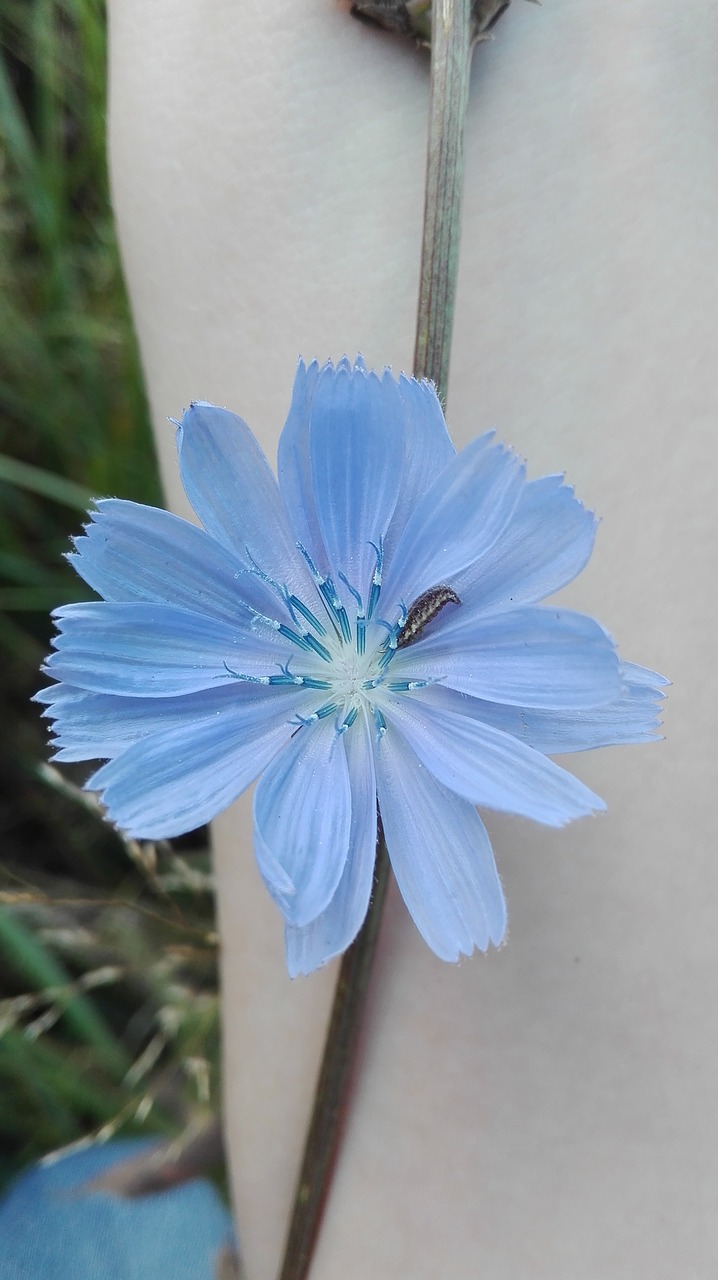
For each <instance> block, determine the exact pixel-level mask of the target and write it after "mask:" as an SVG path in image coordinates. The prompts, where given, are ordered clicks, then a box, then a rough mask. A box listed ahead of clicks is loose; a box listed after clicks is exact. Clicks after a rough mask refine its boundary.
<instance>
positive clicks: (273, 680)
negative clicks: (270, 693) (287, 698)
mask: <svg viewBox="0 0 718 1280" xmlns="http://www.w3.org/2000/svg"><path fill="white" fill-rule="evenodd" d="M269 683H270V684H304V676H293V675H291V674H290V672H289V671H285V672H284V673H283V674H282V675H281V676H270V677H269Z"/></svg>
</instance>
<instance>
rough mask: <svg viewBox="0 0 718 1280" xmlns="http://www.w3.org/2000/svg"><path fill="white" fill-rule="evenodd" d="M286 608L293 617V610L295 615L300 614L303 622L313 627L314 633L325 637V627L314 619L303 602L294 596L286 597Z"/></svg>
mask: <svg viewBox="0 0 718 1280" xmlns="http://www.w3.org/2000/svg"><path fill="white" fill-rule="evenodd" d="M287 608H288V609H289V611H290V613H291V614H292V615H293V616H294V612H295V610H296V612H297V613H301V615H302V617H303V618H304V621H305V622H308V623H309V625H310V627H314V630H315V631H316V633H317V635H319V636H325V635H326V634H327V629H326V627H324V626H322V624H321V622H320V621H319V619H318V618H315V616H314V614H313V613H312V611H311V609H308V608H307V606H306V605H305V603H304V601H303V600H300V599H299V598H298V597H297V596H295V595H291V596H290V595H288V596H287Z"/></svg>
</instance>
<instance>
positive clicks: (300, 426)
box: [277, 360, 331, 573]
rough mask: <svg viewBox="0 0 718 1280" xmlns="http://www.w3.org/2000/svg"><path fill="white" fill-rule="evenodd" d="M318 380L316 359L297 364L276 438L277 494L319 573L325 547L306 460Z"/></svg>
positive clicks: (324, 563)
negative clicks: (287, 402)
mask: <svg viewBox="0 0 718 1280" xmlns="http://www.w3.org/2000/svg"><path fill="white" fill-rule="evenodd" d="M325 367H326V366H325ZM329 368H331V365H330V366H329ZM318 378H319V365H318V363H317V361H316V360H312V363H311V364H310V365H309V366H308V367H307V366H305V364H304V361H303V360H300V361H299V364H298V366H297V372H296V376H295V378H294V387H293V390H292V403H291V405H290V407H289V413H288V415H287V420H286V422H285V424H284V429H283V431H282V434H281V436H280V437H279V448H278V450H277V473H278V476H279V491H280V493H281V495H282V501H283V503H284V509H285V511H286V513H287V519H288V521H289V524H290V525H291V528H292V532H293V534H294V537H295V538H296V540H297V541H298V542H300V543H301V544H302V546H303V547H306V549H307V551H309V553H310V555H311V556H312V557H313V559H314V561H315V563H316V564H317V565H320V567H321V569H322V572H324V573H328V571H329V565H328V564H327V563H326V561H324V560H323V553H324V546H323V543H322V536H321V533H320V530H319V521H318V519H317V512H316V507H315V505H314V490H313V487H312V465H311V460H310V457H309V422H310V416H311V405H312V397H313V395H314V391H315V388H316V385H317V379H318Z"/></svg>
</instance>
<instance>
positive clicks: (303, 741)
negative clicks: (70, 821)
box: [38, 359, 665, 974]
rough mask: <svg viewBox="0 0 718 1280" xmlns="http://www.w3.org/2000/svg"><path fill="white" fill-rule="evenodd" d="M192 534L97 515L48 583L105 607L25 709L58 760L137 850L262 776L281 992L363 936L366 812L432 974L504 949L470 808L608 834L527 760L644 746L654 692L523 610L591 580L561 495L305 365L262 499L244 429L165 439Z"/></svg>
mask: <svg viewBox="0 0 718 1280" xmlns="http://www.w3.org/2000/svg"><path fill="white" fill-rule="evenodd" d="M177 438H178V449H179V462H180V470H181V474H182V480H183V483H184V487H185V490H186V492H187V496H188V498H189V500H190V502H191V504H192V506H193V508H194V510H195V512H196V513H197V516H198V517H199V520H200V521H201V524H202V526H203V527H202V528H198V527H196V526H195V525H193V524H189V523H188V522H187V521H185V520H181V519H179V518H178V517H176V516H173V515H170V514H169V513H168V512H166V511H161V510H157V509H155V508H153V507H145V506H140V505H137V504H135V503H132V502H125V501H119V500H116V499H108V500H103V501H100V502H98V503H97V506H96V510H95V511H93V512H92V513H91V523H90V524H89V525H88V526H87V527H86V529H85V533H84V535H83V536H82V537H80V538H78V539H77V542H76V546H75V551H74V553H73V554H72V555H71V556H70V559H71V561H72V563H73V564H74V567H75V568H76V570H77V572H78V573H79V574H80V575H81V576H82V577H83V578H84V579H85V581H86V582H87V583H88V584H89V585H90V586H91V587H92V588H93V589H94V590H95V591H96V592H98V593H99V595H100V596H102V597H103V599H102V600H101V601H98V602H95V603H89V604H74V605H68V606H66V607H65V608H61V609H58V610H57V612H56V614H55V617H56V620H57V624H58V629H59V634H58V636H57V638H56V641H55V651H54V652H53V653H52V655H51V656H50V658H49V659H48V662H47V670H48V671H49V673H50V674H51V675H52V676H54V677H55V679H56V680H57V681H59V683H57V684H55V685H54V686H52V687H51V688H50V689H46V690H44V691H43V692H42V693H41V694H39V695H38V699H39V700H40V701H41V702H44V703H45V704H47V711H46V713H45V714H47V715H49V716H51V717H52V719H53V720H54V722H55V723H54V729H55V734H56V746H57V755H56V758H57V759H58V760H85V759H98V760H106V761H107V763H105V764H103V765H102V767H101V768H100V769H99V770H98V771H97V772H96V773H95V774H93V776H92V777H91V778H90V779H89V781H88V783H87V786H88V788H90V789H92V790H95V791H98V792H99V793H100V794H101V796H102V799H103V802H104V804H105V806H106V809H107V815H108V817H109V818H110V819H111V820H112V821H113V822H115V823H116V824H117V826H119V827H121V828H122V829H124V830H125V831H127V832H128V833H130V834H131V835H133V836H139V837H147V838H160V837H166V836H173V835H177V834H179V833H181V832H184V831H187V830H190V829H191V828H193V827H196V826H198V825H200V824H202V823H204V822H206V821H208V820H209V819H210V818H212V817H214V816H215V814H217V813H218V812H219V811H220V810H222V809H223V808H225V807H226V806H227V805H229V804H230V803H231V802H232V801H233V800H234V799H235V798H236V797H237V796H238V795H239V794H240V793H241V792H242V791H244V790H245V788H246V787H247V786H249V784H250V783H251V782H252V781H253V780H254V779H255V778H257V777H258V776H260V775H261V777H260V780H259V783H258V786H257V789H256V794H255V802H254V820H255V851H256V857H257V861H258V864H259V868H260V871H261V873H262V876H263V878H264V881H265V883H266V885H267V888H268V889H269V892H270V893H271V895H272V897H273V898H274V899H275V901H276V902H277V903H278V905H279V907H280V909H281V911H282V913H283V915H284V918H285V921H286V943H287V961H288V965H289V969H290V972H291V973H293V974H294V973H298V972H309V971H310V970H312V969H314V968H316V967H317V966H318V965H320V964H323V963H324V962H325V961H326V960H328V959H329V958H330V957H332V956H334V955H336V954H337V953H338V952H340V951H342V950H344V948H345V947H347V946H348V945H349V943H350V942H351V941H352V939H353V938H354V936H355V935H356V933H357V932H358V930H359V928H360V926H361V923H362V921H363V919H364V916H365V914H366V910H367V905H368V901H369V896H370V893H371V887H372V876H373V868H374V859H375V849H376V838H377V800H378V806H379V811H380V813H381V818H382V822H383V826H384V832H385V836H386V841H387V846H388V850H389V856H390V859H391V863H392V867H393V870H394V873H395V876H396V879H397V881H398V884H399V887H400V889H401V892H402V894H403V897H404V900H405V902H406V905H407V907H408V909H409V911H410V912H411V914H412V916H413V918H414V920H415V922H416V924H417V926H418V928H419V929H420V931H421V933H422V934H423V936H424V938H425V939H426V941H427V942H428V944H429V946H431V947H432V948H433V950H434V951H435V952H436V954H437V955H439V956H441V957H442V958H443V959H446V960H456V959H458V957H459V955H460V954H462V953H463V954H469V953H470V952H471V951H472V950H473V949H474V947H479V948H481V949H482V950H485V949H486V948H487V947H488V945H489V943H490V942H493V943H494V944H498V943H500V942H501V940H502V938H503V936H504V932H505V927H506V912H505V906H504V899H503V894H502V891H501V884H500V882H499V878H498V875H497V872H496V867H495V864H494V859H493V854H492V851H491V846H490V843H489V839H488V836H487V833H486V829H485V827H484V825H483V823H482V821H481V819H480V817H479V815H478V813H477V811H476V808H475V806H476V805H482V806H486V807H487V808H490V809H497V810H502V811H504V812H507V813H512V814H519V815H523V816H525V817H529V818H533V819H535V820H536V821H538V822H542V823H546V824H548V825H550V826H561V825H563V824H564V823H566V822H569V821H570V820H571V819H573V818H578V817H580V816H582V815H583V814H588V813H591V812H592V811H594V810H597V809H603V808H604V807H605V806H604V804H603V801H602V800H600V799H599V797H598V796H596V795H594V794H593V793H592V792H591V791H590V790H589V789H588V787H586V786H585V785H584V784H583V783H582V782H580V781H578V780H577V779H576V778H575V777H573V775H572V774H570V773H567V772H566V771H565V770H564V769H562V768H560V767H559V765H557V764H555V763H554V762H553V761H552V760H550V759H549V758H548V757H549V755H550V754H553V753H557V752H566V751H581V750H583V749H585V748H588V747H596V746H604V745H608V744H612V743H623V742H643V741H647V740H649V739H651V738H652V737H653V736H654V733H655V729H656V725H657V713H658V704H659V700H660V697H661V694H660V687H661V685H662V684H664V683H665V681H663V680H662V679H661V677H660V676H657V675H655V674H654V673H652V672H650V671H647V670H645V669H643V668H641V667H637V666H634V665H633V664H630V663H622V662H621V661H620V660H619V658H618V656H617V654H616V650H615V647H614V644H613V641H612V640H611V638H610V637H609V636H608V635H607V633H606V632H605V631H604V630H603V628H602V627H600V626H599V625H598V623H596V622H594V621H593V620H592V619H591V618H588V617H585V616H584V615H582V614H579V613H574V612H572V611H570V610H567V609H562V608H556V607H555V606H553V605H552V606H550V607H544V608H541V607H538V606H537V604H536V601H539V600H542V599H543V598H544V597H546V596H548V595H550V594H552V593H553V592H555V591H556V590H558V588H559V587H562V586H563V585H564V584H565V583H567V582H569V581H570V580H571V579H572V578H573V577H574V576H575V575H576V574H577V573H578V572H579V571H580V570H581V569H582V568H583V566H584V565H585V563H586V561H587V560H588V557H589V555H590V554H591V549H592V545H593V539H594V528H595V522H594V519H593V516H592V515H591V514H590V513H589V512H587V511H586V510H585V509H584V507H583V506H582V505H581V504H580V503H579V502H578V501H577V500H576V498H575V497H574V496H573V492H572V490H571V489H570V488H568V487H567V486H566V485H565V484H564V483H563V482H562V479H561V477H559V476H547V477H545V478H543V479H541V480H535V481H527V479H526V476H525V472H524V467H523V465H522V464H521V462H520V460H519V459H518V458H517V457H516V456H515V455H514V454H512V453H511V452H510V451H508V450H506V449H505V448H503V447H502V446H501V445H500V444H498V443H496V441H495V440H494V437H493V434H492V433H489V434H487V435H483V436H481V437H479V439H477V440H475V441H474V442H473V443H472V444H470V445H468V446H467V447H466V448H465V449H463V450H462V451H461V452H460V453H458V454H457V453H456V451H455V450H454V447H453V445H452V443H451V440H450V438H449V436H448V434H447V431H446V426H445V423H444V418H443V414H442V411H441V407H440V404H439V401H438V399H437V397H436V394H435V391H434V388H433V387H432V385H431V384H430V383H428V382H417V381H416V380H415V379H413V378H407V377H404V376H401V377H400V378H399V379H398V380H395V379H394V378H393V377H392V375H391V373H390V372H389V371H388V370H385V371H384V373H382V374H376V373H371V372H368V371H367V370H366V368H365V366H364V364H363V362H362V361H361V359H358V360H357V361H356V362H355V363H354V365H351V364H350V363H349V362H348V361H347V360H346V359H344V360H341V361H340V362H339V363H338V365H337V366H336V367H334V366H333V365H332V364H327V365H325V366H324V367H323V368H320V367H319V366H318V364H317V363H316V362H314V363H312V364H310V365H309V366H308V367H305V365H304V364H303V363H301V362H300V364H299V368H298V371H297V376H296V380H295V384H294V393H293V397H292V404H291V407H290V411H289V416H288V418H287V422H286V425H285V427H284V431H283V433H282V437H281V440H280V444H279V456H278V476H279V479H278V483H277V480H276V479H275V477H274V475H273V473H272V471H271V470H270V468H269V466H268V464H267V462H266V460H265V458H264V455H263V453H262V452H261V450H260V448H259V446H258V444H257V442H256V441H255V439H254V437H253V436H252V434H251V432H250V431H249V428H248V427H247V426H246V425H245V423H244V422H243V421H242V420H241V419H240V418H238V417H236V416H235V415H234V414H233V413H230V412H228V410H226V409H220V408H216V407H214V406H213V405H209V404H206V403H202V402H199V403H196V404H193V405H192V407H191V408H190V409H189V410H188V411H187V412H186V413H185V415H184V417H183V419H182V422H181V424H180V425H179V428H178V433H177Z"/></svg>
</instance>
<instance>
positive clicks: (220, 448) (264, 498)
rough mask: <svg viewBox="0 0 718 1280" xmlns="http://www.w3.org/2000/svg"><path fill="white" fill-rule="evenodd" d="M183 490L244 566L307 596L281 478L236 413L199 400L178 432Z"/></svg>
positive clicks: (305, 576)
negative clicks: (284, 499) (280, 488)
mask: <svg viewBox="0 0 718 1280" xmlns="http://www.w3.org/2000/svg"><path fill="white" fill-rule="evenodd" d="M177 448H178V452H179V464H180V474H181V476H182V483H183V485H184V488H185V493H186V494H187V497H188V498H189V500H190V502H191V503H192V506H193V508H194V510H195V511H196V513H197V515H198V516H199V519H200V520H201V522H202V524H203V525H204V527H205V529H206V530H207V532H208V533H210V534H211V535H212V537H213V538H216V540H217V542H220V543H222V545H223V546H226V547H228V548H229V549H230V551H233V552H234V554H235V555H236V556H237V557H238V558H239V560H241V561H242V563H243V564H245V565H247V566H251V565H252V564H254V565H258V566H259V568H260V569H261V570H262V572H263V573H265V574H267V575H268V576H269V577H270V578H271V579H273V580H274V581H275V582H277V583H279V584H280V585H287V586H288V587H290V588H291V589H292V590H293V591H296V592H298V593H299V594H300V595H301V594H302V592H304V593H305V594H306V592H307V590H308V589H310V586H309V584H310V579H309V577H308V574H307V573H306V572H305V569H304V565H303V563H302V561H301V559H300V557H299V555H298V553H297V549H296V546H295V540H294V537H293V535H292V532H291V530H290V528H289V524H288V522H287V518H286V515H285V512H284V507H283V506H282V500H281V498H280V496H279V488H278V486H277V481H276V480H275V478H274V475H273V474H272V471H271V470H270V467H269V464H268V463H267V459H266V458H265V456H264V454H263V453H262V450H261V449H260V447H259V445H258V444H257V441H256V440H255V438H254V436H253V435H252V433H251V431H250V430H249V427H248V426H247V424H246V423H245V422H243V421H242V419H241V418H238V417H237V415H236V414H234V413H230V412H229V410H228V409H219V408H217V407H216V405H211V404H205V403H203V402H197V403H196V404H193V405H192V406H191V408H190V409H188V410H187V411H186V413H185V414H184V416H183V418H182V423H181V425H180V427H179V428H178V431H177Z"/></svg>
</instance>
